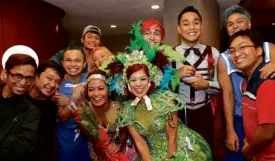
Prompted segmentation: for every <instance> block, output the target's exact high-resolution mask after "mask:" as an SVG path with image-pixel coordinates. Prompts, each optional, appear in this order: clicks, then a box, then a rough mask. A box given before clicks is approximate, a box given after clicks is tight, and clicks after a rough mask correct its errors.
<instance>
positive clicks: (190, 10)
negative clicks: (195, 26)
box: [178, 6, 202, 25]
mask: <svg viewBox="0 0 275 161" xmlns="http://www.w3.org/2000/svg"><path fill="white" fill-rule="evenodd" d="M187 12H194V13H196V14H197V15H198V16H199V17H200V20H201V21H202V17H201V14H200V12H199V11H198V10H197V9H196V8H195V7H194V6H188V7H186V8H184V9H183V10H182V11H181V12H180V14H179V15H178V25H179V24H180V20H181V17H182V15H183V14H185V13H187Z"/></svg>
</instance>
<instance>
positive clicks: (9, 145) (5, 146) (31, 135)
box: [0, 107, 40, 161]
mask: <svg viewBox="0 0 275 161" xmlns="http://www.w3.org/2000/svg"><path fill="white" fill-rule="evenodd" d="M39 120H40V113H39V112H38V110H37V109H36V108H35V107H31V108H30V109H29V111H28V112H27V113H26V114H25V115H24V118H23V119H22V120H19V121H21V122H20V123H18V126H19V127H17V130H16V131H14V132H12V133H11V134H10V135H9V136H7V137H6V138H5V140H4V143H2V144H1V147H0V148H1V149H0V160H2V159H3V158H5V159H4V160H6V159H8V160H10V161H18V160H21V159H22V158H26V157H27V156H28V155H29V154H30V152H31V151H32V150H33V149H34V147H35V144H36V137H37V129H38V125H39Z"/></svg>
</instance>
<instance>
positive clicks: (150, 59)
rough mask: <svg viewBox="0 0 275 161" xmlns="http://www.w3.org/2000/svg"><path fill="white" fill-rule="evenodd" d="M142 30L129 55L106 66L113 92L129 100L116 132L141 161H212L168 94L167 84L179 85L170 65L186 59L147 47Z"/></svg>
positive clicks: (179, 105) (181, 107) (135, 27)
mask: <svg viewBox="0 0 275 161" xmlns="http://www.w3.org/2000/svg"><path fill="white" fill-rule="evenodd" d="M141 26H142V25H141V23H140V22H139V23H137V24H135V25H133V28H132V30H131V31H130V34H132V36H133V35H134V37H133V38H132V39H131V45H130V46H129V47H127V48H128V49H129V50H130V51H131V54H125V53H119V54H118V55H117V56H116V57H115V58H113V59H112V60H110V61H109V63H108V65H106V66H105V67H106V68H105V70H106V71H108V73H109V75H110V78H109V80H108V81H109V83H108V84H110V86H109V90H110V91H116V92H117V93H118V94H120V95H123V96H127V98H128V99H127V100H126V101H124V102H123V104H122V109H121V111H120V114H119V117H120V119H119V120H120V121H119V124H118V126H119V127H125V126H126V127H127V129H128V130H129V133H130V135H131V137H132V138H133V140H134V143H135V145H136V147H137V150H138V151H139V154H140V159H141V160H143V161H162V160H173V161H212V153H211V150H210V148H209V145H208V144H207V142H206V141H205V140H204V139H203V138H202V137H201V136H200V135H199V134H198V133H196V132H195V131H192V130H191V129H188V128H187V127H186V126H185V125H184V124H183V123H182V122H180V121H179V119H178V117H177V111H179V110H184V102H182V101H181V100H180V98H179V97H178V95H177V94H175V93H173V92H171V91H169V90H168V84H169V85H170V87H172V88H173V87H175V86H177V85H178V84H179V78H178V76H177V72H175V70H174V69H172V68H171V67H170V66H169V64H170V62H171V61H179V60H180V61H184V58H183V57H182V58H179V57H177V56H180V54H178V53H175V52H173V51H172V53H173V54H175V55H174V56H173V55H171V52H170V53H167V52H165V50H163V49H160V46H158V45H157V46H155V44H153V43H151V42H150V41H146V40H145V39H144V38H145V37H146V35H145V34H143V35H142V34H141V30H140V27H141ZM150 43H151V45H150ZM171 50H172V48H171ZM175 75H176V76H175Z"/></svg>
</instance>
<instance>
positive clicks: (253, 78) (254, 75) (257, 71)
mask: <svg viewBox="0 0 275 161" xmlns="http://www.w3.org/2000/svg"><path fill="white" fill-rule="evenodd" d="M265 65H266V63H265V62H264V61H262V62H261V63H260V64H259V65H258V66H257V68H256V69H255V70H254V71H253V73H252V75H251V77H250V78H248V82H255V81H256V80H258V79H259V78H261V77H260V75H261V72H260V69H261V68H262V67H264V66H265Z"/></svg>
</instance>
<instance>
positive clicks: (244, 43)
mask: <svg viewBox="0 0 275 161" xmlns="http://www.w3.org/2000/svg"><path fill="white" fill-rule="evenodd" d="M229 51H230V54H231V55H230V57H231V60H232V62H233V64H234V65H235V66H236V67H237V68H238V69H240V70H242V71H243V72H245V73H248V72H249V73H251V72H250V71H253V70H254V69H255V66H257V65H258V64H259V62H261V61H262V59H263V58H262V52H263V51H262V48H261V47H257V48H256V47H255V45H254V44H253V42H252V41H251V40H250V39H249V37H246V36H238V37H236V38H235V39H234V40H233V41H232V42H231V44H230V48H229Z"/></svg>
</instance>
